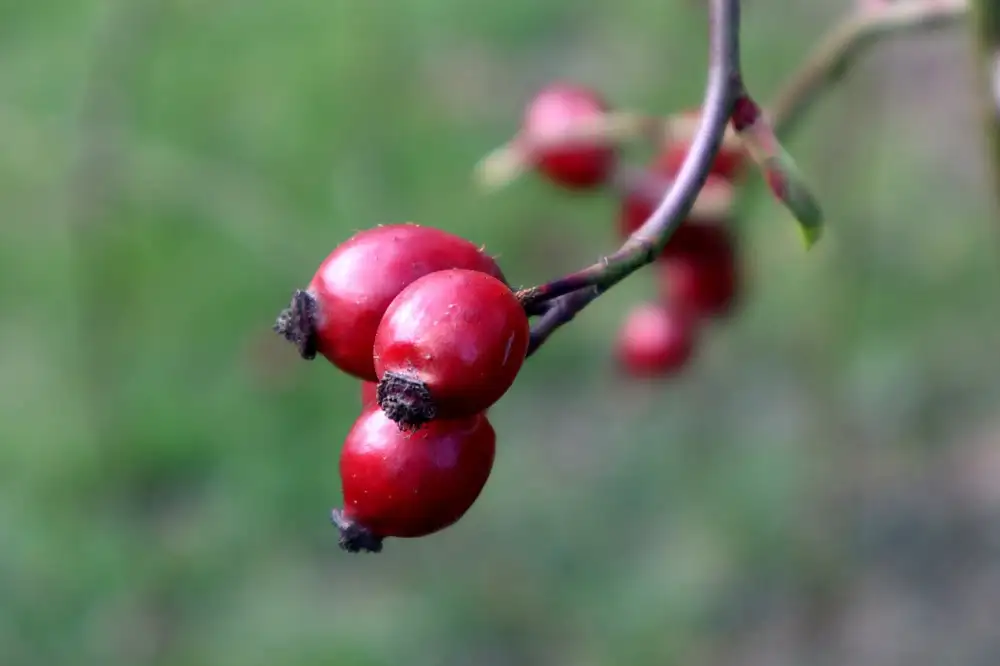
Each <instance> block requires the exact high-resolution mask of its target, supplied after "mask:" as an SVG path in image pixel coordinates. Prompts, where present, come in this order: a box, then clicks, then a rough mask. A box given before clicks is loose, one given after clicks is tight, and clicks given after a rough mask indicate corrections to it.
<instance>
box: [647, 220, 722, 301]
mask: <svg viewBox="0 0 1000 666" xmlns="http://www.w3.org/2000/svg"><path fill="white" fill-rule="evenodd" d="M659 270H660V285H661V293H662V294H663V297H664V299H665V300H666V302H667V303H670V304H676V305H677V306H678V307H682V308H685V309H687V310H689V311H691V312H693V313H696V314H698V315H700V316H704V317H719V316H723V315H725V314H728V313H729V312H730V311H731V310H732V308H733V306H734V305H735V303H736V301H737V299H738V296H739V289H740V274H739V265H738V258H737V253H736V248H735V245H734V243H733V240H732V236H731V233H730V232H729V230H728V229H726V228H725V227H723V226H721V225H718V224H708V223H690V222H689V223H688V224H686V225H684V226H682V227H681V228H680V229H678V230H677V233H676V234H674V237H673V238H672V239H671V242H670V243H669V244H668V245H667V248H666V250H665V252H664V254H663V256H662V257H661V259H660V269H659Z"/></svg>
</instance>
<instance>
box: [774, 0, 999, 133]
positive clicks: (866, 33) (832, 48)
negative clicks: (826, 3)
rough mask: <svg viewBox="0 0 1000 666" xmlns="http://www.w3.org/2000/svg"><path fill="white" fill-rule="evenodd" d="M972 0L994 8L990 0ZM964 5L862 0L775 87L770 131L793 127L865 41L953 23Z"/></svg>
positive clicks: (937, 0)
mask: <svg viewBox="0 0 1000 666" xmlns="http://www.w3.org/2000/svg"><path fill="white" fill-rule="evenodd" d="M973 2H974V3H976V4H978V5H980V6H981V7H983V8H984V9H986V10H987V11H993V12H994V13H995V10H994V9H993V8H994V6H995V3H994V2H992V0H973ZM968 6H969V2H968V0H897V1H895V2H879V3H863V4H862V5H861V6H860V7H859V8H858V9H855V10H854V11H853V12H852V13H851V14H850V15H848V16H847V17H846V18H844V19H842V20H841V21H840V22H839V23H838V24H837V25H836V26H834V27H833V28H832V29H831V30H830V31H829V32H828V33H827V34H826V36H825V37H823V38H822V40H821V41H820V42H819V44H818V45H817V46H816V48H815V49H814V50H813V52H812V53H811V54H810V55H809V56H808V57H807V58H806V60H805V61H804V62H803V63H802V65H801V66H800V67H799V68H798V70H796V71H795V73H794V74H792V75H791V76H790V77H789V78H788V80H787V82H786V83H785V84H784V86H782V88H781V89H780V90H779V92H778V94H777V95H776V96H775V98H774V100H773V102H772V103H771V105H770V107H769V112H770V113H769V115H770V119H771V123H772V125H773V126H774V128H775V131H776V132H777V133H778V134H780V135H782V136H784V135H785V134H786V133H788V132H791V131H793V126H794V125H795V124H796V123H797V122H798V121H799V120H800V119H801V118H802V116H803V115H804V114H805V111H806V110H807V108H808V107H809V106H810V105H811V104H812V103H813V102H815V101H816V100H817V99H818V98H819V96H820V93H822V92H824V91H825V90H826V89H828V88H829V87H830V85H831V84H833V83H835V82H836V81H837V80H838V79H839V78H840V77H841V76H842V75H843V74H844V72H845V71H846V70H847V67H848V66H849V65H850V63H851V61H852V60H853V59H854V58H856V57H857V56H858V55H859V54H860V53H861V52H862V51H863V50H864V49H865V48H866V47H868V46H870V45H872V44H873V43H875V42H876V41H878V40H879V39H880V38H882V37H885V36H889V35H892V34H895V33H897V32H903V31H910V30H917V29H930V28H935V27H939V26H942V25H946V24H949V23H952V22H954V21H955V20H956V19H959V18H961V17H962V16H964V15H965V14H966V12H967V10H968Z"/></svg>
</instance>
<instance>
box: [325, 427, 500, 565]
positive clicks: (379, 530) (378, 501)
mask: <svg viewBox="0 0 1000 666" xmlns="http://www.w3.org/2000/svg"><path fill="white" fill-rule="evenodd" d="M495 451H496V433H495V432H494V430H493V426H491V425H490V422H489V420H487V418H486V416H485V415H475V416H472V417H469V418H465V419H460V420H457V421H448V420H438V421H434V422H433V423H430V424H428V425H427V426H425V427H424V428H422V429H420V430H419V431H418V432H404V431H401V430H400V429H399V428H398V427H397V426H396V424H395V423H393V422H392V421H390V420H389V418H388V417H386V415H385V414H384V413H383V412H382V411H381V410H379V409H378V408H377V407H374V408H369V409H366V410H365V411H364V412H362V414H361V416H360V417H359V418H358V420H357V421H356V422H355V423H354V427H352V428H351V431H350V432H349V433H348V435H347V438H346V439H345V440H344V447H343V449H342V450H341V453H340V479H341V484H342V486H343V493H344V508H343V510H338V509H334V510H333V511H332V512H331V518H332V520H333V523H334V524H335V525H336V526H337V527H338V528H339V529H340V546H341V548H343V549H344V550H346V551H348V552H355V553H356V552H359V551H369V552H378V551H380V550H381V549H382V541H383V539H385V538H386V537H403V538H413V537H421V536H426V535H428V534H432V533H434V532H438V531H440V530H442V529H444V528H446V527H448V526H450V525H453V524H454V523H455V522H457V521H458V520H459V519H460V518H461V517H462V516H463V515H465V513H466V512H467V511H468V510H469V508H471V507H472V505H473V504H474V503H475V501H476V499H477V498H478V497H479V495H480V493H481V492H482V490H483V487H484V486H485V485H486V481H487V479H489V476H490V471H491V470H492V468H493V458H494V455H495Z"/></svg>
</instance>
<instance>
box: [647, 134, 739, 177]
mask: <svg viewBox="0 0 1000 666" xmlns="http://www.w3.org/2000/svg"><path fill="white" fill-rule="evenodd" d="M690 148H691V147H690V145H688V144H687V143H674V144H671V145H669V146H667V148H666V149H665V150H664V151H663V152H661V153H660V155H659V156H658V157H657V159H656V170H657V171H658V172H660V173H663V174H669V175H670V176H671V177H673V176H676V175H677V174H678V173H680V170H681V167H682V166H683V165H684V159H685V158H686V157H687V154H688V150H690ZM743 159H744V158H743V153H742V152H740V151H738V150H729V149H726V148H723V149H720V150H719V152H718V153H716V155H715V160H714V161H713V162H712V167H711V170H710V171H709V173H711V174H712V175H713V176H716V177H718V178H723V179H725V180H728V181H733V180H735V179H736V177H737V176H739V174H740V170H741V169H742V168H743Z"/></svg>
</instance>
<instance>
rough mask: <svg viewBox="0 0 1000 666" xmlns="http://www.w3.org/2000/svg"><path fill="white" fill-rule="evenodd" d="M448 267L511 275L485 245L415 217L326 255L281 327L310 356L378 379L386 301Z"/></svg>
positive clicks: (367, 232)
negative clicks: (376, 351) (376, 358)
mask: <svg viewBox="0 0 1000 666" xmlns="http://www.w3.org/2000/svg"><path fill="white" fill-rule="evenodd" d="M448 268H464V269H467V270H472V271H481V272H483V273H487V274H489V275H492V276H493V277H495V278H497V279H499V280H504V277H503V273H502V272H501V271H500V267H499V266H497V263H496V262H495V261H494V260H493V258H492V257H490V256H489V255H487V254H486V253H485V252H484V251H483V250H482V248H480V247H479V246H477V245H475V244H473V243H471V242H470V241H467V240H465V239H464V238H460V237H458V236H455V235H453V234H450V233H448V232H446V231H442V230H440V229H435V228H433V227H423V226H420V225H417V224H409V223H407V224H391V225H385V226H380V227H374V228H372V229H367V230H365V231H361V232H359V233H357V234H355V235H354V236H352V237H351V238H350V239H348V240H347V241H345V242H344V243H342V244H341V245H339V246H338V247H337V248H336V249H335V250H334V251H333V252H332V253H331V254H330V255H329V256H328V257H327V258H326V259H325V260H324V261H323V263H322V264H321V265H320V267H319V270H317V271H316V274H315V275H314V276H313V279H312V281H311V282H310V283H309V287H308V289H306V290H304V291H302V290H299V291H296V292H295V294H294V296H293V298H292V304H291V305H290V306H289V307H288V308H287V309H286V310H285V311H284V312H282V313H281V315H280V316H279V317H278V321H277V323H276V324H275V326H274V328H275V330H276V331H278V333H280V334H282V335H283V336H284V337H285V338H286V339H287V340H289V341H290V342H293V343H295V344H296V345H297V346H298V348H299V353H300V354H301V355H302V357H303V358H305V359H312V358H315V356H316V354H317V353H319V354H322V355H323V356H325V357H326V358H327V359H328V360H329V361H330V362H331V363H333V364H334V365H335V366H337V367H338V368H340V369H341V370H343V371H344V372H346V373H348V374H350V375H353V376H355V377H357V378H359V379H363V380H366V381H375V379H376V376H375V365H374V363H373V362H372V348H373V345H374V342H375V331H376V330H378V325H379V322H380V321H381V320H382V315H383V314H384V313H385V310H386V308H388V307H389V304H390V303H391V302H392V299H394V298H395V297H396V296H397V295H398V294H399V292H401V291H402V290H403V289H404V288H405V287H406V286H407V285H409V284H410V283H412V282H413V281H414V280H416V279H417V278H420V277H423V276H425V275H427V274H428V273H433V272H435V271H440V270H445V269H448Z"/></svg>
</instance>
